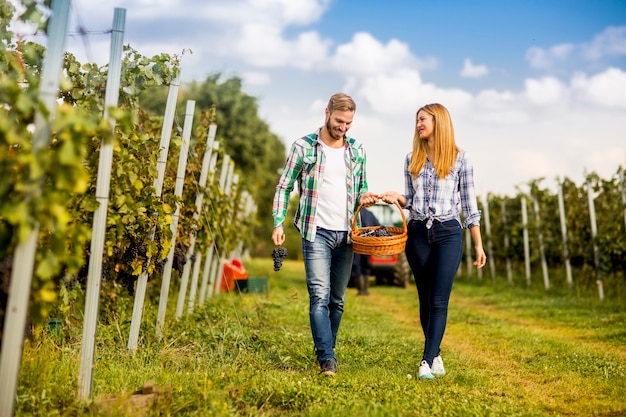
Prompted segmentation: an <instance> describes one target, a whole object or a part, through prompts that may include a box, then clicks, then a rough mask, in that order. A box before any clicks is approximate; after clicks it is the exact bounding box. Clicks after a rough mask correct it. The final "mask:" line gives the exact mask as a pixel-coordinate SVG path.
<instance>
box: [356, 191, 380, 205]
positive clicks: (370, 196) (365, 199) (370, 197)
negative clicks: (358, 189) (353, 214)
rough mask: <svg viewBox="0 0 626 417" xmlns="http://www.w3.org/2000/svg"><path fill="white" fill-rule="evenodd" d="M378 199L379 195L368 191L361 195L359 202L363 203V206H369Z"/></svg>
mask: <svg viewBox="0 0 626 417" xmlns="http://www.w3.org/2000/svg"><path fill="white" fill-rule="evenodd" d="M379 199H380V197H379V196H378V194H374V193H371V192H369V191H368V192H366V193H365V194H363V195H361V199H360V200H359V203H360V204H363V205H364V206H365V207H369V206H371V205H372V204H374V203H376V202H377V201H378V200H379Z"/></svg>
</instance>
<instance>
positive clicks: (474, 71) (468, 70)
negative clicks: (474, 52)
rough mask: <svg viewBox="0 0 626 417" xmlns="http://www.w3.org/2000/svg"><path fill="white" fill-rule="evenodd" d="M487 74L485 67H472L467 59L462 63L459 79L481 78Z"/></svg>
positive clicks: (487, 69)
mask: <svg viewBox="0 0 626 417" xmlns="http://www.w3.org/2000/svg"><path fill="white" fill-rule="evenodd" d="M487 74H489V68H487V66H486V65H474V64H472V61H471V60H470V59H469V58H466V59H465V61H464V62H463V69H462V70H461V77H464V78H481V77H484V76H485V75H487Z"/></svg>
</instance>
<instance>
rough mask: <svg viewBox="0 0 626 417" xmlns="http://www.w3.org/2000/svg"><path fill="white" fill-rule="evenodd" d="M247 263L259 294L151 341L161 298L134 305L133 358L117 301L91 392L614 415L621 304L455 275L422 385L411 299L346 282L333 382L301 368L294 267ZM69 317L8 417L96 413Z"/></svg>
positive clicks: (288, 407) (277, 410)
mask: <svg viewBox="0 0 626 417" xmlns="http://www.w3.org/2000/svg"><path fill="white" fill-rule="evenodd" d="M246 266H247V268H248V270H249V271H250V276H267V277H268V281H269V288H270V290H269V292H267V293H265V294H221V295H219V296H213V297H210V298H209V299H208V300H207V301H206V302H205V304H204V305H202V306H198V308H197V309H196V310H194V312H193V313H192V314H187V315H184V316H183V317H182V318H181V319H179V320H168V322H167V326H166V328H165V337H164V340H162V341H160V340H156V339H155V337H154V330H155V329H154V323H155V320H156V304H157V303H146V311H145V312H144V317H145V319H144V325H143V327H142V338H141V343H140V346H139V348H138V349H137V351H135V352H132V353H129V352H127V350H126V348H125V347H126V343H125V342H126V340H125V336H126V335H127V334H128V328H129V324H130V314H131V312H132V306H133V303H132V301H133V300H132V299H131V298H129V297H124V296H123V294H121V295H120V297H119V299H118V302H117V304H116V306H115V309H109V310H108V311H109V313H110V314H109V316H108V317H107V319H106V320H101V324H100V325H99V328H98V348H97V351H96V359H95V364H94V371H95V372H94V396H96V397H97V396H99V395H103V394H104V395H107V394H120V393H127V392H132V391H134V390H136V389H137V388H139V387H141V386H142V385H143V384H144V383H145V382H146V381H155V383H156V386H157V387H163V388H168V392H169V393H170V395H171V397H168V398H170V400H169V401H164V402H163V403H160V405H159V409H157V410H154V412H153V413H151V414H148V415H147V417H148V416H152V415H155V416H156V415H159V416H176V417H186V416H194V417H195V416H220V417H231V416H263V417H291V416H294V417H295V416H297V417H301V416H310V417H331V416H332V417H335V416H341V417H353V416H354V417H363V416H365V417H388V416H392V417H396V416H397V417H432V416H436V417H446V416H452V417H456V416H459V417H466V416H476V417H483V416H485V417H486V416H494V417H496V416H497V417H500V416H507V417H508V416H514V417H517V416H519V417H543V416H551V417H560V416H568V417H570V416H580V417H587V416H605V417H617V416H626V349H625V347H626V311H625V309H624V307H623V306H622V305H620V304H619V303H618V302H615V301H613V302H609V301H605V302H604V303H599V302H597V301H593V300H585V299H577V298H575V297H574V296H573V295H572V294H546V293H545V292H536V291H535V292H533V291H532V290H526V289H520V288H515V287H509V286H507V285H502V286H498V285H494V284H493V283H491V282H487V281H485V282H483V283H477V282H475V281H474V280H471V279H467V278H459V279H457V282H456V283H455V285H454V289H453V293H452V299H451V303H450V312H449V317H448V329H447V331H446V335H445V338H444V340H443V343H442V354H443V357H444V361H445V365H446V370H447V372H448V374H447V375H446V376H444V377H438V378H435V379H434V380H427V381H422V380H419V379H418V378H417V369H418V366H419V360H420V359H421V354H422V351H423V343H424V339H423V335H422V332H421V328H420V325H419V317H418V303H417V294H416V292H415V289H414V288H413V287H411V288H407V289H403V288H397V287H385V286H373V287H371V293H372V294H371V295H370V296H369V297H359V296H356V290H355V289H354V288H350V289H349V290H348V294H347V296H346V309H345V314H344V318H343V321H342V325H341V329H340V332H339V337H338V340H337V349H336V353H337V355H338V359H339V372H338V374H337V376H336V377H334V378H326V377H324V376H321V375H319V367H318V366H317V365H316V364H315V363H314V360H313V359H314V358H313V346H312V341H311V333H310V328H309V322H308V320H309V318H308V296H307V291H306V286H305V284H304V272H303V265H302V263H301V262H297V261H286V262H285V264H284V265H283V268H282V269H281V271H279V272H273V269H272V261H271V259H253V260H249V261H247V262H246ZM153 285H154V286H155V288H158V285H159V282H158V281H155V282H154V283H153ZM155 291H156V290H155ZM175 301H176V297H173V298H172V303H171V306H170V313H169V314H172V315H171V316H169V317H173V309H174V308H175ZM80 304H81V303H77V305H80ZM80 318H81V314H79V312H78V311H77V312H76V314H74V315H73V316H72V319H71V320H68V322H66V323H65V326H64V330H63V333H61V334H48V333H46V332H40V333H38V335H39V336H38V338H37V339H35V340H33V341H32V342H29V343H26V346H25V351H24V359H23V361H22V367H21V376H20V386H19V388H18V395H17V397H18V401H17V413H16V416H33V417H40V416H41V417H44V416H46V417H47V416H50V415H58V416H100V415H102V414H101V413H99V411H98V410H99V408H98V406H97V402H96V403H92V404H90V405H89V406H88V407H85V405H84V404H81V403H80V402H79V401H78V400H77V398H76V392H77V381H78V375H77V374H78V363H79V358H80V346H81V344H80V331H81V329H82V322H81V321H80ZM68 384H69V385H70V386H69V387H68ZM119 415H138V414H136V413H135V414H133V413H128V412H121V413H120V414H119Z"/></svg>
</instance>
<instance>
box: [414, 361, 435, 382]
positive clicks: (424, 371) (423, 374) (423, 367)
mask: <svg viewBox="0 0 626 417" xmlns="http://www.w3.org/2000/svg"><path fill="white" fill-rule="evenodd" d="M418 375H419V378H420V379H433V378H434V377H435V375H433V374H432V373H431V372H430V366H428V362H426V361H422V363H420V369H419V371H418Z"/></svg>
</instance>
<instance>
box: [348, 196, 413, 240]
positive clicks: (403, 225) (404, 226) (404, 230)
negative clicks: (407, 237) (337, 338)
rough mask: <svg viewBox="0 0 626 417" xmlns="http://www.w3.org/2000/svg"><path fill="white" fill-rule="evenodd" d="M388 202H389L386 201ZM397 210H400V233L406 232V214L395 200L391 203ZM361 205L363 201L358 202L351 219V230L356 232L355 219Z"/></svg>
mask: <svg viewBox="0 0 626 417" xmlns="http://www.w3.org/2000/svg"><path fill="white" fill-rule="evenodd" d="M387 204H389V203H387ZM393 204H394V205H395V206H396V207H397V208H398V210H400V215H401V216H402V233H405V234H406V233H407V228H406V216H405V215H404V210H402V207H400V204H398V202H397V201H396V202H395V203H393ZM362 207H363V203H361V204H359V208H358V209H356V213H354V218H353V219H352V232H353V233H354V232H356V229H357V227H356V219H357V218H358V217H359V213H360V212H361V208H362Z"/></svg>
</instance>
